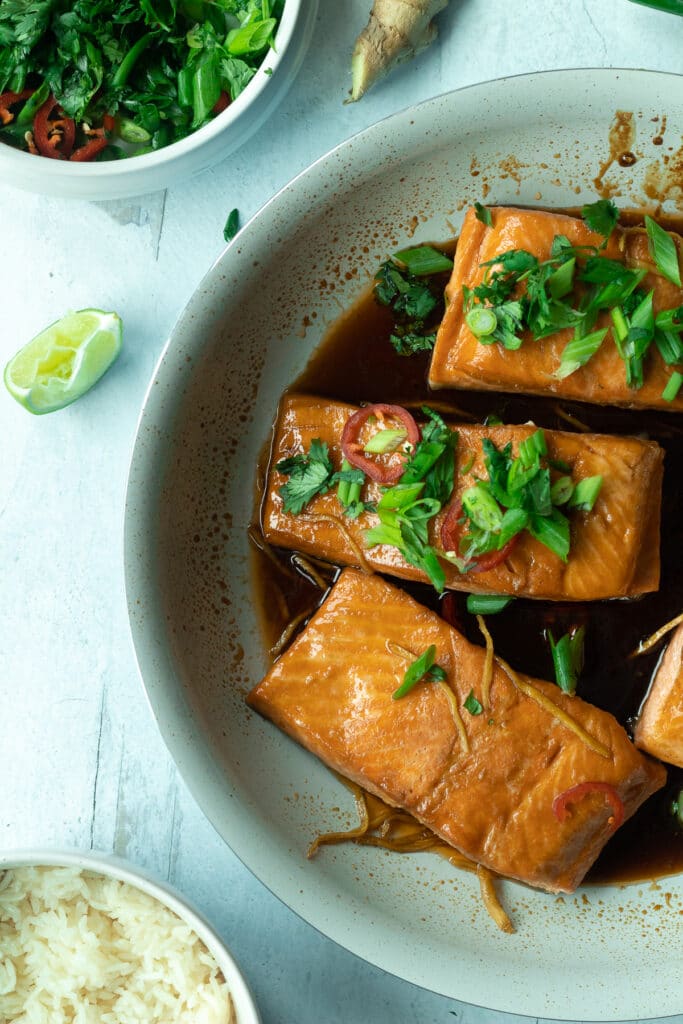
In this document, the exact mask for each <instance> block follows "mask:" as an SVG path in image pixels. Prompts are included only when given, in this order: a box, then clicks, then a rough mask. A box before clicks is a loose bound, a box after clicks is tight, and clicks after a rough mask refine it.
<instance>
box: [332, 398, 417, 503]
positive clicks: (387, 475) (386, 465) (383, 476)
mask: <svg viewBox="0 0 683 1024" xmlns="http://www.w3.org/2000/svg"><path fill="white" fill-rule="evenodd" d="M371 416H376V417H377V418H378V419H379V420H383V419H384V418H385V417H387V418H390V419H392V420H398V422H399V423H402V424H403V426H404V427H405V429H406V440H405V443H406V444H410V445H412V446H413V448H414V447H415V445H416V444H417V442H418V441H419V440H420V428H419V427H418V425H417V423H416V422H415V420H414V419H413V417H412V416H411V415H410V413H409V412H408V410H407V409H404V408H403V407H402V406H400V405H384V404H382V403H379V404H376V405H366V406H364V408H362V409H359V410H358V412H354V414H353V416H349V418H348V420H347V421H346V423H345V424H344V429H343V431H342V437H341V446H342V452H343V453H344V458H346V459H348V461H349V462H350V463H351V465H352V466H355V467H356V468H357V469H362V470H363V472H364V473H365V475H366V476H369V477H370V479H371V480H376V481H377V483H380V484H395V483H396V481H397V480H399V479H400V478H401V476H402V474H403V470H404V468H405V463H406V455H405V453H403V452H392V453H391V456H390V458H389V460H388V461H386V462H376V461H375V460H374V459H371V458H369V457H368V455H366V453H365V452H364V451H363V445H362V444H361V443H360V441H359V440H358V439H359V437H360V433H361V430H362V429H363V427H364V426H365V423H366V422H367V420H368V419H369V418H370V417H371Z"/></svg>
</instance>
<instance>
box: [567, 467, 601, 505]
mask: <svg viewBox="0 0 683 1024" xmlns="http://www.w3.org/2000/svg"><path fill="white" fill-rule="evenodd" d="M601 487H602V477H601V476H587V477H584V478H583V480H579V482H578V483H577V484H576V486H575V487H574V492H573V494H572V496H571V498H570V499H569V502H568V505H567V507H568V508H575V509H578V510H579V511H580V512H591V511H592V509H593V506H594V505H595V502H596V500H597V497H598V495H599V493H600V488H601Z"/></svg>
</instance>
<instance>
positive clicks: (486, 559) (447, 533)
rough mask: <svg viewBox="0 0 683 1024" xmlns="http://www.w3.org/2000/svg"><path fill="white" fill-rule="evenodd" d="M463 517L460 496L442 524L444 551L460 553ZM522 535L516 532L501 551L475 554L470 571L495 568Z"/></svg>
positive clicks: (485, 570) (442, 545) (484, 570)
mask: <svg viewBox="0 0 683 1024" xmlns="http://www.w3.org/2000/svg"><path fill="white" fill-rule="evenodd" d="M461 518H462V502H461V501H460V499H459V498H458V500H457V501H455V502H454V503H453V504H452V505H451V507H450V508H449V510H448V512H447V513H446V516H445V518H444V520H443V522H442V524H441V547H442V548H443V550H444V551H455V552H456V554H459V552H460V538H461V537H462V534H463V527H462V523H461V522H460V519H461ZM520 536H521V534H519V533H516V534H515V535H514V537H511V538H510V540H509V541H508V542H507V544H504V545H503V547H502V548H500V550H499V551H487V552H486V553H485V554H483V555H475V556H474V558H473V559H472V561H473V562H474V565H473V566H472V568H471V569H470V570H469V571H470V572H488V571H489V569H495V568H496V566H497V565H500V564H501V563H502V562H504V561H505V559H506V558H507V557H508V556H509V554H510V552H511V551H512V549H513V548H514V547H515V545H516V544H517V541H518V540H519V538H520Z"/></svg>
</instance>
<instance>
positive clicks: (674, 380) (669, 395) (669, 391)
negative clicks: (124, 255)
mask: <svg viewBox="0 0 683 1024" xmlns="http://www.w3.org/2000/svg"><path fill="white" fill-rule="evenodd" d="M681 384H683V373H679V372H678V371H676V372H675V373H672V374H671V376H670V377H669V379H668V381H667V384H666V387H665V388H664V390H663V391H662V398H663V399H664V401H665V402H673V401H674V399H675V398H677V397H678V392H679V391H680V390H681Z"/></svg>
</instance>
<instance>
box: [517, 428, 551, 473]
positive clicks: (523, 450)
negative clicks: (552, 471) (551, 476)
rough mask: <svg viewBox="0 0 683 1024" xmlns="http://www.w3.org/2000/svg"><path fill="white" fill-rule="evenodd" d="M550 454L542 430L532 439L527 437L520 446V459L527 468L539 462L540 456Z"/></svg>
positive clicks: (533, 435)
mask: <svg viewBox="0 0 683 1024" xmlns="http://www.w3.org/2000/svg"><path fill="white" fill-rule="evenodd" d="M547 454H548V445H547V444H546V440H545V434H544V433H543V431H542V430H536V431H535V432H534V433H533V434H532V435H531V437H526V438H525V439H524V440H523V441H521V442H520V445H519V457H520V459H521V460H522V463H523V464H524V466H525V467H527V468H528V467H529V466H532V465H533V464H534V463H535V462H538V457H539V456H540V455H547Z"/></svg>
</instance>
